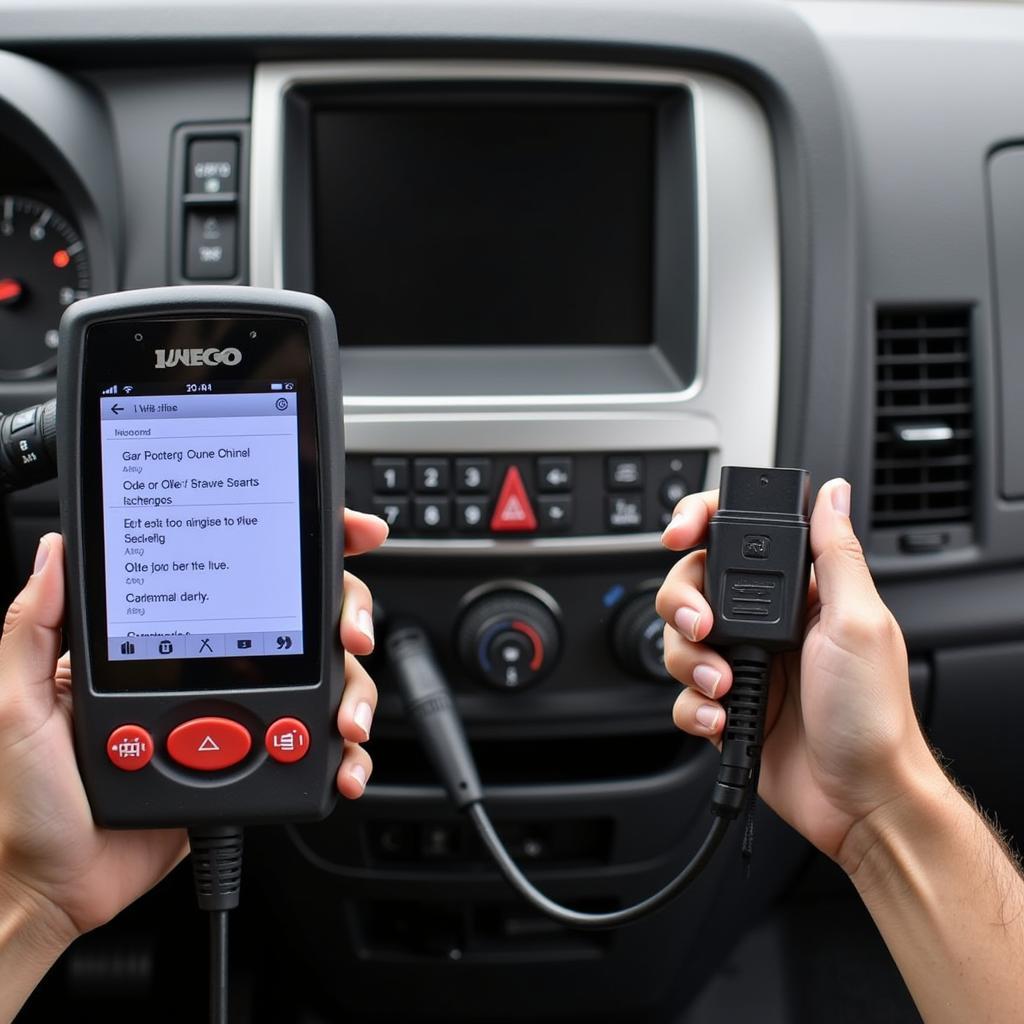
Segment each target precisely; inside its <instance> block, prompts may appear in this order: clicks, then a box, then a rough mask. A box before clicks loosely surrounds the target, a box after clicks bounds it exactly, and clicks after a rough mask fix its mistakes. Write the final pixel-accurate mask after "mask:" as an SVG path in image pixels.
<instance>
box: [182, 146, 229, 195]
mask: <svg viewBox="0 0 1024 1024" xmlns="http://www.w3.org/2000/svg"><path fill="white" fill-rule="evenodd" d="M187 191H189V192H192V193H197V194H198V193H202V194H203V195H207V196H213V195H220V194H221V193H223V192H237V191H238V139H193V140H192V141H191V142H190V143H189V144H188V184H187Z"/></svg>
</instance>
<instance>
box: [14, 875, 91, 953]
mask: <svg viewBox="0 0 1024 1024" xmlns="http://www.w3.org/2000/svg"><path fill="white" fill-rule="evenodd" d="M78 935H79V932H78V929H77V928H76V927H75V925H74V922H73V921H72V920H71V918H70V917H69V916H68V914H67V913H66V912H65V911H63V910H62V909H61V908H60V907H58V906H57V905H56V904H55V903H54V902H53V901H52V900H50V899H48V898H47V897H46V896H44V895H43V894H42V893H40V892H39V891H38V890H36V889H34V888H33V887H32V886H30V885H27V884H26V883H24V882H22V881H21V880H20V879H19V878H17V876H16V875H14V874H13V873H12V872H10V871H7V870H5V869H4V868H3V867H2V866H0V950H2V949H14V948H16V949H17V950H18V951H19V953H20V957H21V958H23V959H25V960H31V961H33V962H35V963H37V964H38V965H40V966H42V967H43V969H44V970H45V969H46V968H48V967H49V966H50V965H51V964H52V963H53V962H54V961H55V960H56V959H57V958H58V957H59V956H60V955H61V954H62V953H63V952H64V950H66V949H67V948H68V946H70V945H71V943H72V942H74V941H75V939H77V938H78Z"/></svg>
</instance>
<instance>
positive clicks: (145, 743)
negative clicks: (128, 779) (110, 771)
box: [107, 725, 153, 772]
mask: <svg viewBox="0 0 1024 1024" xmlns="http://www.w3.org/2000/svg"><path fill="white" fill-rule="evenodd" d="M107 757H109V758H110V761H111V763H112V764H114V765H116V766H117V767H118V768H120V769H121V771H124V772H137V771H138V770H139V769H140V768H145V767H146V765H147V764H149V762H150V759H151V758H152V757H153V737H152V736H150V735H149V733H148V732H146V730H145V729H143V728H142V726H141V725H119V726H118V727H117V728H116V729H115V730H114V731H113V732H112V733H111V734H110V736H108V737H107Z"/></svg>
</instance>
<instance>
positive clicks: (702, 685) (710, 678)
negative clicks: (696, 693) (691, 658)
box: [693, 665, 722, 697]
mask: <svg viewBox="0 0 1024 1024" xmlns="http://www.w3.org/2000/svg"><path fill="white" fill-rule="evenodd" d="M721 681H722V673H721V672H719V671H718V669H714V668H712V667H711V666H710V665H698V666H697V667H696V668H695V669H694V670H693V683H694V686H696V687H697V689H698V690H700V691H701V693H704V694H706V695H707V696H708V697H714V695H715V691H716V690H717V689H718V684H719V683H720V682H721Z"/></svg>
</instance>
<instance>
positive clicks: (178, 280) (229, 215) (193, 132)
mask: <svg viewBox="0 0 1024 1024" xmlns="http://www.w3.org/2000/svg"><path fill="white" fill-rule="evenodd" d="M248 139H249V127H248V125H246V124H243V123H229V122H221V123H219V124H216V123H215V124H201V125H200V124H191V125H181V126H179V127H178V128H176V129H175V131H174V138H173V141H172V145H171V159H172V174H171V197H170V198H171V223H170V232H169V241H170V246H171V252H170V257H171V260H170V283H171V284H184V283H186V282H189V281H207V282H230V283H233V284H245V283H246V280H247V271H246V265H247V262H248V259H247V257H248V252H247V248H248V238H247V236H248V228H247V225H248V219H249V210H248V195H247V192H248V164H247V158H248Z"/></svg>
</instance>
